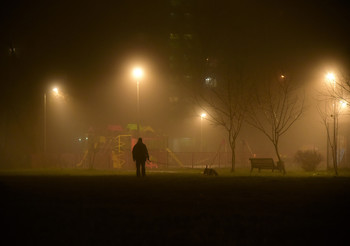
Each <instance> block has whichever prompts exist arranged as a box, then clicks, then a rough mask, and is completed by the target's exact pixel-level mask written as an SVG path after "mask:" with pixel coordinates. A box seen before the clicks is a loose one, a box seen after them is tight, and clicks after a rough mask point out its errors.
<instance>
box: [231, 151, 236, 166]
mask: <svg viewBox="0 0 350 246" xmlns="http://www.w3.org/2000/svg"><path fill="white" fill-rule="evenodd" d="M235 149H236V146H235V145H234V144H233V145H231V152H232V156H231V172H234V171H235V169H236V152H235Z"/></svg>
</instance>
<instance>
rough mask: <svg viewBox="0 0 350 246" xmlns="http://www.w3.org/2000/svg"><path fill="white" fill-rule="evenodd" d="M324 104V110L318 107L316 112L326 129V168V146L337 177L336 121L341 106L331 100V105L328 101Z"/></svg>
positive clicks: (337, 127)
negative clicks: (329, 149)
mask: <svg viewBox="0 0 350 246" xmlns="http://www.w3.org/2000/svg"><path fill="white" fill-rule="evenodd" d="M324 104H325V107H324V110H322V109H321V107H320V106H319V105H318V106H317V110H318V113H319V115H320V117H321V121H322V124H323V125H324V126H325V128H326V134H327V168H328V146H330V147H331V151H332V160H333V168H334V172H335V175H338V129H339V124H338V119H339V113H340V111H341V104H338V103H336V101H335V100H331V103H330V102H329V101H328V100H325V101H324ZM329 112H331V113H329ZM330 119H332V120H330ZM330 123H332V130H330V127H329V126H330Z"/></svg>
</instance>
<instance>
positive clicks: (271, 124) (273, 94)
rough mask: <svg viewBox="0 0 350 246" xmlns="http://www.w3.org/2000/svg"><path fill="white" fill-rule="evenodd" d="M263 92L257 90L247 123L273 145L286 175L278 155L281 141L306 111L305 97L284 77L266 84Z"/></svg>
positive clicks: (282, 168)
mask: <svg viewBox="0 0 350 246" xmlns="http://www.w3.org/2000/svg"><path fill="white" fill-rule="evenodd" d="M263 85H264V88H261V89H260V90H259V89H257V90H256V95H255V100H254V101H253V102H252V104H251V106H250V109H249V114H248V117H247V122H248V123H249V124H250V125H252V126H253V127H255V128H257V129H258V130H260V131H261V132H262V133H263V134H264V135H265V136H266V137H267V138H268V139H269V140H270V141H271V143H272V144H273V146H274V150H275V153H276V156H277V158H278V165H279V167H280V168H281V170H282V171H283V173H284V174H285V173H286V171H285V167H284V162H283V160H282V158H281V155H280V152H279V143H280V138H281V136H282V135H283V134H285V133H286V132H287V131H288V130H289V129H290V127H291V126H292V125H293V124H294V123H295V122H296V121H297V120H298V119H299V118H300V116H301V114H302V113H303V109H304V97H300V96H299V95H298V94H297V90H296V88H295V87H294V86H293V84H292V83H291V81H290V80H289V79H288V78H286V77H285V76H283V75H281V76H280V77H279V79H273V80H267V83H265V84H263Z"/></svg>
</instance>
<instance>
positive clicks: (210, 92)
mask: <svg viewBox="0 0 350 246" xmlns="http://www.w3.org/2000/svg"><path fill="white" fill-rule="evenodd" d="M244 82H245V81H244V80H243V79H242V76H238V77H237V78H235V79H234V80H232V81H229V80H228V81H220V82H219V83H218V86H216V85H215V86H207V87H205V88H203V90H202V91H201V93H199V95H198V96H197V97H196V102H197V104H198V105H199V106H200V107H201V108H202V110H204V111H205V112H206V114H207V120H208V121H209V122H211V123H212V124H213V125H216V126H219V127H222V128H223V129H224V130H225V131H226V133H227V137H228V140H229V144H230V148H231V151H232V157H231V171H232V172H234V171H235V166H236V154H235V150H236V139H237V137H238V134H239V132H240V130H241V127H242V123H243V121H244V117H245V113H246V109H247V108H246V105H247V97H246V87H247V86H246V83H244Z"/></svg>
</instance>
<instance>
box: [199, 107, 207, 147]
mask: <svg viewBox="0 0 350 246" xmlns="http://www.w3.org/2000/svg"><path fill="white" fill-rule="evenodd" d="M206 116H207V114H206V113H202V114H201V145H200V147H201V152H203V119H204V118H205V117H206Z"/></svg>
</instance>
